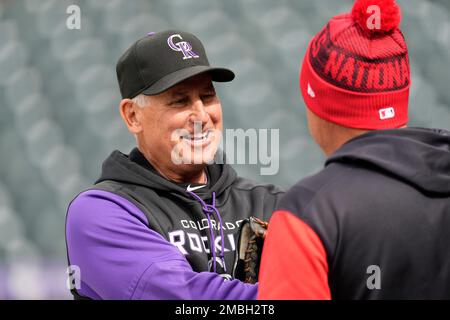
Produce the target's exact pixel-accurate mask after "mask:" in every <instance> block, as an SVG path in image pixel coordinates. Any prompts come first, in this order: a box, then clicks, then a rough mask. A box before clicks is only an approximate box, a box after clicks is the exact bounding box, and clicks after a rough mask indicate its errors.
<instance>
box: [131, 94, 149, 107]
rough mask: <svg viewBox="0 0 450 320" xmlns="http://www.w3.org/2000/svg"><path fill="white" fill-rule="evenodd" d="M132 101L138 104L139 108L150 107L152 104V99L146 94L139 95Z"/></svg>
mask: <svg viewBox="0 0 450 320" xmlns="http://www.w3.org/2000/svg"><path fill="white" fill-rule="evenodd" d="M131 101H132V102H133V103H134V104H136V105H137V106H138V107H139V108H145V107H148V106H149V104H150V99H149V97H148V96H146V95H145V94H142V93H141V94H138V95H137V96H136V97H134V98H133V99H131Z"/></svg>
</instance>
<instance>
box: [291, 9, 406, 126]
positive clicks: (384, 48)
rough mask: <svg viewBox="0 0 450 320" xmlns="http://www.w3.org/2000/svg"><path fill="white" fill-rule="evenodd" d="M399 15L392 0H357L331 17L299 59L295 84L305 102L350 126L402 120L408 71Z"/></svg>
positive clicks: (401, 123)
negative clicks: (297, 85) (343, 11)
mask: <svg viewBox="0 0 450 320" xmlns="http://www.w3.org/2000/svg"><path fill="white" fill-rule="evenodd" d="M377 14H378V16H377ZM377 17H378V18H377ZM400 20H401V16H400V8H399V6H398V5H397V4H396V3H395V1H394V0H357V1H356V3H355V4H354V6H353V9H352V12H351V13H348V14H342V15H338V16H336V17H334V18H332V19H331V20H330V21H329V22H328V24H327V25H326V26H325V27H324V28H323V29H322V31H320V32H319V33H318V34H317V35H316V36H315V37H314V38H313V39H312V40H311V42H310V44H309V46H308V49H307V51H306V55H305V58H304V60H303V66H302V70H301V73H300V89H301V92H302V95H303V99H304V100H305V103H306V105H307V107H308V108H309V109H310V110H311V111H312V112H314V113H315V114H316V115H317V116H319V117H320V118H322V119H325V120H328V121H330V122H333V123H336V124H339V125H342V126H345V127H350V128H359V129H387V128H398V127H401V126H404V125H405V124H406V123H407V122H408V97H409V87H410V71H409V59H408V48H407V46H406V43H405V39H404V37H403V34H402V33H401V31H400V29H399V28H398V26H399V24H400Z"/></svg>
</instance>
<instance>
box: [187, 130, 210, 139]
mask: <svg viewBox="0 0 450 320" xmlns="http://www.w3.org/2000/svg"><path fill="white" fill-rule="evenodd" d="M208 136H209V131H206V132H204V133H203V134H201V135H196V136H194V135H190V134H189V135H186V136H183V139H189V140H194V141H195V140H203V139H206V138H208Z"/></svg>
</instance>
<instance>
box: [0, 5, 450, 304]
mask: <svg viewBox="0 0 450 320" xmlns="http://www.w3.org/2000/svg"><path fill="white" fill-rule="evenodd" d="M398 2H399V3H400V4H401V5H402V8H403V24H402V29H403V32H404V34H405V36H406V38H407V41H408V43H409V49H410V53H411V63H412V69H413V85H412V91H411V99H410V109H411V123H410V125H412V126H428V127H441V128H445V129H450V90H449V89H450V88H449V84H450V72H449V71H448V66H449V65H450V19H449V14H450V5H449V3H450V2H449V1H447V0H434V1H431V0H428V1H424V0H399V1H398ZM70 4H78V5H79V6H80V8H81V14H82V24H81V30H68V29H67V28H66V19H67V14H66V8H67V6H68V5H70ZM351 5H352V1H351V0H345V1H336V0H317V1H309V0H279V1H273V0H227V1H219V0H168V1H162V0H152V1H150V0H133V1H125V0H90V1H89V0H84V1H82V0H78V1H77V0H72V1H69V0H40V1H37V0H0V150H1V154H0V299H16V298H25V299H40V298H50V299H66V298H69V294H68V292H67V289H66V287H65V284H66V273H65V271H66V270H65V263H66V262H65V259H66V257H65V242H64V221H65V220H64V219H65V211H66V207H67V204H68V202H69V201H70V200H71V199H72V198H73V197H74V196H75V195H76V194H77V193H78V192H79V191H81V190H83V188H86V187H89V185H90V184H91V183H92V182H93V181H94V180H95V179H96V178H97V176H98V174H99V172H100V166H101V162H102V160H103V159H104V158H105V157H106V156H107V155H108V154H109V153H110V152H111V151H112V150H114V149H119V150H121V151H123V152H129V151H130V149H131V148H132V147H133V142H134V141H133V138H132V137H131V136H130V135H129V134H128V132H127V130H126V129H125V126H124V125H123V124H122V122H121V120H120V117H119V113H118V102H119V99H120V94H119V91H118V87H117V84H116V77H115V63H116V60H117V58H118V57H119V56H120V54H121V53H122V52H123V50H124V49H125V48H127V47H128V46H129V45H130V44H131V43H132V42H133V41H134V40H135V39H137V38H139V37H141V36H144V35H145V34H146V33H147V32H149V31H159V30H163V29H167V28H176V29H184V30H186V31H191V32H193V33H195V34H196V35H198V36H199V38H200V39H202V40H203V41H204V43H205V46H206V48H207V51H208V53H209V59H210V61H211V62H212V63H214V64H219V65H223V66H227V67H230V68H232V69H234V70H235V71H236V74H237V78H236V80H235V81H234V82H232V83H230V84H218V85H217V88H218V91H219V94H220V97H221V99H222V105H223V112H224V122H225V123H224V124H225V127H226V128H244V129H246V128H279V129H280V159H279V160H280V171H279V173H278V174H277V175H275V176H260V175H259V174H258V172H259V169H258V167H257V166H237V170H238V172H239V173H240V174H242V175H244V176H247V177H250V178H253V179H256V180H264V181H267V182H272V183H277V184H279V185H282V186H285V187H287V186H289V185H291V184H293V183H294V182H295V181H296V180H298V178H300V177H303V176H305V175H308V174H311V173H313V172H314V171H316V170H318V169H319V168H320V167H321V166H322V162H323V157H322V155H321V154H320V152H319V149H318V148H317V147H316V146H315V145H314V144H313V142H312V141H311V139H310V138H309V136H308V130H307V126H306V120H305V116H304V115H305V112H304V105H303V102H302V101H301V99H300V94H299V91H298V84H297V83H298V69H299V66H300V61H301V59H302V57H303V54H304V51H305V48H306V46H307V44H308V41H309V39H310V38H311V36H312V35H314V34H315V33H317V32H318V31H319V29H320V28H321V27H322V26H323V25H324V24H325V23H326V21H327V20H328V19H329V18H330V17H331V16H333V15H335V14H337V13H340V12H344V11H347V10H349V8H350V7H351Z"/></svg>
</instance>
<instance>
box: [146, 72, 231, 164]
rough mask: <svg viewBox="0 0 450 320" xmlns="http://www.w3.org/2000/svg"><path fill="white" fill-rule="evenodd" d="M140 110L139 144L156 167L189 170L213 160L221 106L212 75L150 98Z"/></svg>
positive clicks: (219, 128)
mask: <svg viewBox="0 0 450 320" xmlns="http://www.w3.org/2000/svg"><path fill="white" fill-rule="evenodd" d="M141 111H142V112H141V119H140V121H141V123H142V131H141V132H140V133H139V134H138V143H139V146H140V148H141V149H144V150H142V151H144V153H145V154H146V155H147V156H148V157H150V160H151V162H152V163H153V164H154V165H157V166H159V167H166V168H172V169H173V168H176V167H178V170H189V166H192V165H193V164H196V165H204V164H205V163H207V162H209V161H212V160H213V159H214V155H215V153H216V151H217V148H218V145H219V143H220V138H221V132H222V107H221V104H220V101H219V98H218V97H217V95H216V92H215V90H214V87H213V84H212V82H211V76H210V75H208V74H203V75H199V76H195V77H192V78H190V79H187V80H185V81H183V82H182V83H180V84H178V85H176V86H175V87H173V88H171V89H168V90H167V91H165V92H163V93H161V94H158V95H154V96H150V97H149V106H147V107H145V108H142V109H141ZM180 162H181V163H180ZM175 170H176V169H175Z"/></svg>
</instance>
